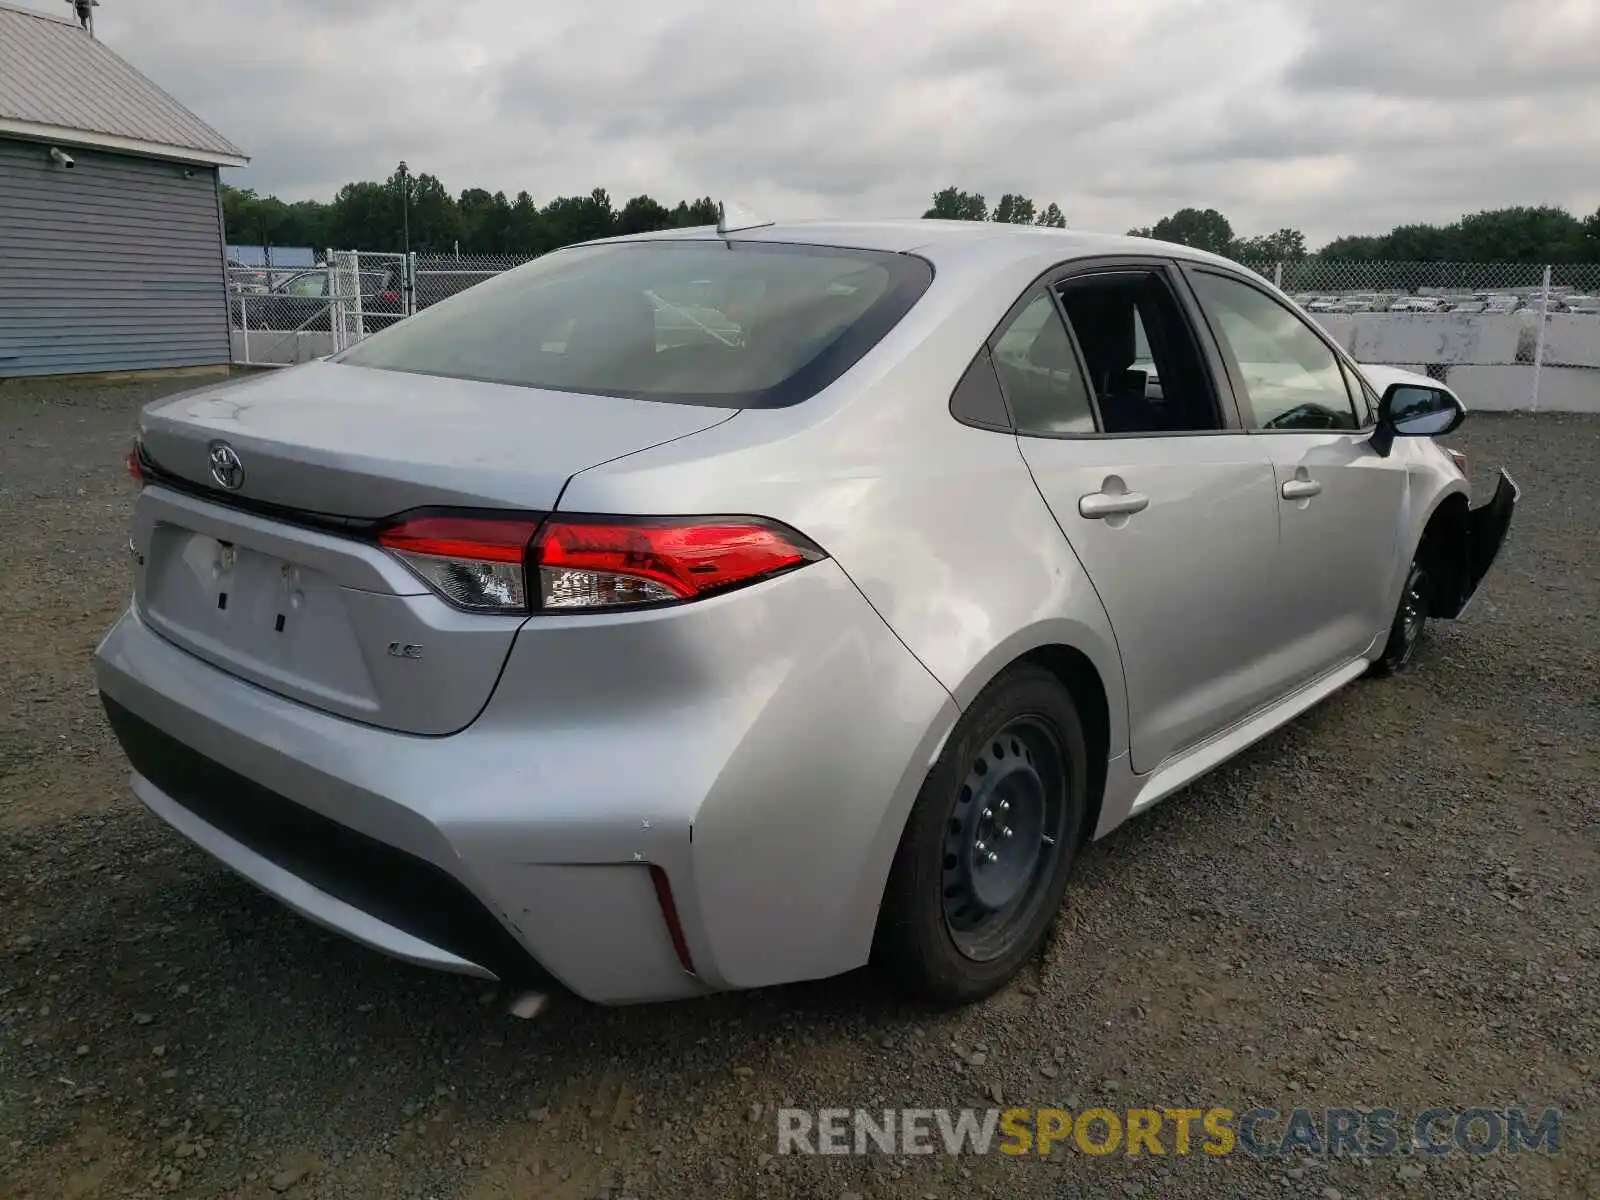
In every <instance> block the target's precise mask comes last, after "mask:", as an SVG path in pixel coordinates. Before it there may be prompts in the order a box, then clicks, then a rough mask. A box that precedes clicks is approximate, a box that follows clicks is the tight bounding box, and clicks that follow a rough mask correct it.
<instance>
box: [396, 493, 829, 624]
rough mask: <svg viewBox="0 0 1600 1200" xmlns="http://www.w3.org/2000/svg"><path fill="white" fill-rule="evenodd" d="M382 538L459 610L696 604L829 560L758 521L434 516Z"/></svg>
mask: <svg viewBox="0 0 1600 1200" xmlns="http://www.w3.org/2000/svg"><path fill="white" fill-rule="evenodd" d="M378 542H379V544H380V545H382V546H384V547H385V548H386V549H388V550H390V551H392V552H393V553H394V554H395V555H396V556H397V557H398V558H399V559H400V560H401V561H403V562H404V563H405V564H406V565H407V566H409V567H410V568H411V569H412V570H413V571H415V572H416V573H417V574H418V575H419V576H420V577H421V578H422V579H423V581H424V582H426V583H427V584H428V585H429V586H430V587H431V588H433V590H434V591H436V592H438V593H439V594H440V595H441V596H443V597H444V598H445V599H446V600H448V601H449V602H450V603H452V604H454V605H456V606H457V607H458V608H466V609H473V610H476V611H480V612H506V613H521V612H533V611H536V610H554V611H566V612H570V611H582V610H595V609H617V608H626V607H631V606H636V605H640V604H671V603H678V602H682V601H687V600H696V599H699V598H700V597H701V596H705V595H709V594H711V593H713V592H720V591H726V590H727V589H729V588H733V587H738V586H740V585H741V584H746V583H753V582H755V581H756V580H758V579H764V578H766V577H768V576H771V575H776V574H780V573H781V572H784V571H788V570H791V569H793V568H794V567H798V566H802V565H803V564H805V563H808V562H815V561H816V560H817V559H819V558H822V557H824V555H823V552H822V551H821V550H819V549H818V548H817V547H816V546H814V545H812V544H811V543H810V542H808V541H806V539H804V538H803V537H801V536H800V535H799V534H797V533H794V532H793V531H792V530H788V529H785V528H784V527H783V526H781V525H778V524H776V523H775V522H772V521H766V520H762V519H760V518H757V517H715V518H701V519H691V518H684V519H681V520H679V519H662V518H629V517H566V516H555V517H550V518H548V519H544V518H540V517H538V516H515V517H480V516H455V515H449V514H436V515H426V516H415V517H404V518H401V519H400V520H398V521H396V522H395V523H394V524H393V525H390V526H389V527H388V528H386V529H384V530H383V531H382V532H380V533H379V535H378Z"/></svg>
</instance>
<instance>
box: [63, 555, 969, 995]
mask: <svg viewBox="0 0 1600 1200" xmlns="http://www.w3.org/2000/svg"><path fill="white" fill-rule="evenodd" d="M563 620H570V621H571V625H570V626H565V625H564V626H562V627H561V628H565V629H567V630H568V634H569V636H565V637H563V636H561V633H560V630H559V629H554V628H552V630H551V632H549V633H544V632H541V633H540V634H537V635H533V636H531V637H519V639H518V642H517V643H516V645H515V646H514V647H513V650H512V653H511V655H510V658H509V660H508V662H507V665H506V669H505V673H504V675H503V676H502V679H501V682H500V684H499V686H498V687H497V688H496V690H495V693H494V695H493V696H492V697H491V699H490V701H489V703H488V705H487V706H486V708H485V709H484V712H483V714H482V715H481V716H480V717H479V719H478V720H477V721H476V722H474V723H473V724H472V725H471V726H469V727H468V728H467V729H465V730H463V731H462V732H460V733H457V734H454V735H451V736H445V737H422V736H416V735H409V734H402V733H395V732H392V731H388V730H383V729H378V728H374V727H372V726H368V725H363V724H360V723H357V722H353V721H349V720H346V719H344V718H341V717H337V716H333V715H330V714H327V713H322V712H318V711H316V710H313V709H310V708H307V707H306V706H304V705H301V704H298V703H296V702H294V701H292V700H288V699H285V698H283V697H280V696H277V695H274V694H272V693H270V692H267V691H265V690H263V689H261V688H259V687H256V686H254V685H252V684H249V683H246V682H244V681H242V680H239V679H237V678H235V677H233V676H231V675H229V674H227V673H226V672H223V671H221V670H219V669H217V668H216V667H213V666H211V665H210V664H209V663H206V662H204V661H203V660H201V659H199V658H197V657H195V656H194V655H192V654H190V653H188V652H187V651H185V650H182V649H180V648H179V647H177V646H175V645H173V644H172V643H170V642H168V641H166V640H165V639H164V638H162V637H161V636H160V635H158V634H157V633H155V632H154V631H153V630H151V629H150V628H149V627H147V626H146V625H145V624H144V622H143V621H142V620H141V619H140V617H139V615H138V612H137V611H136V610H130V611H129V612H128V613H127V614H125V615H124V616H123V618H122V619H121V620H120V621H119V622H118V624H117V625H116V626H115V627H114V628H113V629H112V630H111V632H110V633H109V634H108V635H107V636H106V638H105V640H104V642H103V643H102V644H101V647H100V649H99V651H98V652H97V654H96V657H95V669H96V675H97V679H98V682H99V685H100V689H101V692H102V694H103V696H104V697H105V701H106V708H107V712H108V714H109V716H110V719H111V722H112V725H113V728H114V729H115V731H116V733H117V736H118V737H119V739H120V740H121V741H122V743H123V745H124V747H125V749H126V751H127V753H128V756H129V759H130V761H131V762H132V765H133V767H134V780H133V783H134V790H135V791H136V793H137V794H138V795H139V798H140V799H141V800H142V801H143V802H144V803H145V804H146V805H147V806H148V807H149V808H150V809H151V810H152V811H153V812H155V813H156V815H158V816H160V817H161V818H162V819H163V820H165V821H166V822H167V823H168V824H170V825H172V826H173V827H174V828H175V829H177V830H178V831H179V832H180V833H182V834H184V836H186V837H188V838H189V839H190V840H191V841H193V842H195V843H196V844H197V845H198V846H200V847H201V848H202V849H204V850H206V851H207V852H208V853H210V854H212V855H213V856H214V857H216V858H217V859H219V860H221V861H222V862H224V863H225V864H227V865H228V866H229V867H231V868H233V869H234V870H235V871H237V872H239V873H240V874H242V875H243V876H245V877H246V878H247V879H249V880H251V881H252V882H253V883H255V884H256V885H257V886H259V887H260V888H262V889H263V890H264V891H266V892H268V893H269V894H271V895H273V896H275V897H276V898H278V899H279V900H281V901H282V902H284V903H285V904H287V905H288V906H289V907H291V908H293V909H295V910H296V911H298V912H300V913H301V914H303V915H305V916H307V917H309V918H310V919H312V920H314V921H317V922H318V923H320V924H322V925H325V926H327V927H329V928H332V929H334V930H337V931H338V932H340V933H343V934H345V935H347V936H349V937H351V938H353V939H355V940H357V941H360V942H362V943H364V944H366V945H368V946H371V947H373V948H375V949H377V950H380V951H383V952H385V953H387V954H390V955H393V956H395V957H397V958H401V959H405V960H407V961H410V962H415V963H420V964H422V965H425V966H430V967H436V968H440V969H444V970H450V971H457V972H462V973H466V974H472V975H479V976H485V977H495V978H501V979H505V980H507V981H509V982H513V983H517V984H531V985H537V982H539V981H542V980H543V979H545V978H548V977H550V976H553V977H554V978H555V979H556V980H557V981H559V982H560V983H561V984H563V985H564V986H566V987H567V988H569V989H571V990H572V991H574V992H576V993H577V994H579V995H581V996H583V997H585V998H587V999H590V1000H594V1001H596V1002H600V1003H629V1002H635V1001H643V1000H656V999H669V998H674V997H682V996H692V995H696V994H701V993H704V992H707V991H711V990H716V989H720V988H729V987H752V986H760V985H764V984H769V983H779V982H785V981H789V980H795V979H805V978H814V977H818V976H822V975H828V974H833V973H837V972H839V971H844V970H848V969H850V968H852V967H855V966H858V965H860V964H861V963H863V962H864V961H865V960H866V957H867V954H868V951H869V949H870V945H871V937H872V931H873V924H874V920H875V916H876V910H877V904H878V900H879V897H880V895H881V888H882V884H883V880H884V878H885V876H886V875H887V869H888V864H889V862H890V860H891V859H892V856H893V852H894V847H895V844H896V842H897V841H898V837H899V831H900V829H901V828H902V826H903V822H904V818H905V814H906V812H907V811H909V808H910V804H911V802H912V800H913V799H914V797H915V793H916V789H917V787H918V786H920V783H921V779H922V777H923V775H924V774H925V773H926V770H927V767H928V763H929V761H930V760H931V758H932V756H933V753H934V751H935V749H936V747H937V745H938V742H939V740H940V739H941V738H942V737H943V734H944V732H945V730H946V729H947V728H948V726H949V724H950V723H952V722H953V720H954V716H955V710H954V705H953V703H952V702H951V701H950V698H949V696H948V695H947V694H946V693H945V692H944V691H943V689H942V688H940V687H939V686H938V684H937V683H936V682H935V681H934V680H933V678H932V677H931V676H930V675H929V674H928V673H927V672H926V670H925V669H924V668H923V667H922V666H921V664H920V663H918V662H917V661H916V659H915V658H913V657H912V656H911V655H910V653H909V652H908V651H907V650H906V649H905V648H904V646H902V645H901V644H900V642H899V641H898V639H896V638H895V637H894V635H893V634H892V633H891V632H890V631H889V630H888V628H887V627H886V626H885V625H883V623H882V621H881V619H880V618H878V616H877V614H876V613H875V612H873V611H872V609H871V607H870V606H869V605H867V604H866V602H865V601H864V600H863V599H862V598H861V596H860V594H859V593H858V592H857V591H856V590H855V589H854V587H853V585H851V584H850V583H849V581H848V580H847V579H845V578H844V575H843V573H842V572H841V571H839V569H838V567H837V565H836V564H833V563H832V562H829V561H824V562H822V563H817V564H814V565H813V566H811V567H808V568H806V569H805V570H803V571H798V572H794V573H791V574H790V575H787V576H784V577H782V578H779V579H776V580H773V581H771V582H769V583H767V584H762V585H758V586H757V587H754V588H749V589H744V590H743V591H741V592H738V593H734V594H731V595H729V596H726V597H718V598H713V599H711V600H707V601H702V602H700V603H698V604H696V605H694V606H692V607H691V608H686V609H684V610H679V611H676V612H674V611H672V610H660V611H657V612H654V613H650V614H638V615H637V616H636V617H632V618H630V619H629V620H627V621H624V622H621V623H620V624H619V626H618V627H616V628H612V629H609V630H607V631H606V632H605V634H604V636H603V637H602V636H601V630H600V629H599V628H598V627H597V625H596V623H594V622H589V623H588V627H587V628H585V627H584V626H583V625H582V623H581V619H579V618H571V619H563ZM668 621H671V622H673V624H671V625H670V626H669V625H668V624H667V622H668ZM663 638H666V639H667V640H666V641H664V642H663V641H662V639H663ZM647 651H649V652H648V653H647ZM663 651H665V652H663ZM651 865H656V866H659V867H660V868H661V869H662V870H663V871H664V872H665V874H666V876H667V878H668V880H669V881H670V884H671V888H672V893H673V899H674V903H675V906H676V909H677V913H678V916H679V918H680V920H681V923H682V928H683V934H684V940H685V942H686V943H687V947H688V949H689V951H690V954H691V957H692V963H693V967H694V973H692V974H691V973H689V972H687V971H685V970H684V968H683V966H682V964H681V962H680V960H679V957H678V954H677V952H676V950H675V948H674V946H673V942H672V938H671V935H670V931H669V928H668V926H667V923H666V920H665V918H664V916H663V912H662V908H661V905H660V902H659V901H658V899H657V896H656V892H655V887H654V884H653V881H652V879H651V872H650V870H649V867H650V866H651Z"/></svg>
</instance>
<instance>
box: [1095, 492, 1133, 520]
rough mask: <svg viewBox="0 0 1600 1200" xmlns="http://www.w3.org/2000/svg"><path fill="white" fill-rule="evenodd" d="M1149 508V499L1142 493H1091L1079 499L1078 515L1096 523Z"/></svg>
mask: <svg viewBox="0 0 1600 1200" xmlns="http://www.w3.org/2000/svg"><path fill="white" fill-rule="evenodd" d="M1149 507H1150V497H1149V496H1146V495H1145V494H1144V493H1143V492H1091V493H1089V495H1087V496H1083V497H1080V498H1079V500H1078V515H1079V516H1080V517H1087V518H1088V519H1089V520H1091V521H1098V520H1103V519H1104V518H1106V517H1120V516H1126V515H1128V514H1130V513H1136V512H1143V511H1144V510H1145V509H1147V508H1149Z"/></svg>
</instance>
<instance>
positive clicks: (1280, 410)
mask: <svg viewBox="0 0 1600 1200" xmlns="http://www.w3.org/2000/svg"><path fill="white" fill-rule="evenodd" d="M1187 274H1188V278H1189V280H1190V282H1191V284H1192V285H1193V287H1194V290H1195V293H1196V295H1197V296H1198V297H1199V299H1200V304H1201V306H1202V309H1203V310H1204V312H1205V316H1206V320H1207V323H1208V324H1209V326H1210V329H1211V331H1212V333H1213V334H1215V336H1216V339H1217V342H1218V344H1219V346H1220V348H1221V351H1222V356H1223V359H1224V361H1225V362H1226V364H1227V367H1228V371H1229V375H1230V377H1231V381H1232V386H1233V389H1234V392H1235V394H1236V395H1237V398H1238V407H1239V412H1240V415H1241V417H1242V418H1243V420H1244V423H1245V427H1246V428H1247V429H1248V430H1249V431H1250V432H1251V433H1252V434H1253V435H1255V437H1256V440H1257V441H1258V442H1259V443H1260V445H1261V447H1262V449H1263V450H1264V451H1265V452H1266V453H1267V455H1268V456H1269V457H1270V458H1271V460H1272V465H1273V472H1274V474H1275V477H1276V481H1277V505H1278V517H1279V525H1280V541H1281V549H1280V551H1279V560H1280V562H1281V564H1282V570H1281V575H1282V586H1283V587H1284V588H1285V589H1287V594H1286V596H1285V602H1286V607H1285V609H1284V614H1285V616H1286V617H1287V618H1289V619H1291V620H1292V621H1293V622H1294V624H1295V626H1296V628H1295V629H1294V633H1293V638H1292V640H1291V642H1290V644H1289V646H1288V647H1287V654H1288V658H1287V660H1286V662H1287V664H1288V665H1289V666H1290V668H1291V673H1292V676H1293V679H1294V680H1295V681H1297V682H1299V681H1305V680H1309V679H1311V678H1314V677H1315V676H1317V675H1320V674H1323V673H1325V672H1327V671H1330V670H1332V669H1334V668H1336V667H1338V666H1341V665H1343V664H1345V663H1347V662H1349V661H1350V660H1351V659H1353V658H1356V657H1357V656H1359V655H1361V654H1362V653H1364V652H1365V651H1366V650H1367V649H1368V647H1369V646H1370V645H1371V644H1372V641H1373V639H1374V638H1375V637H1377V636H1379V634H1380V633H1382V632H1383V631H1385V630H1386V629H1387V628H1388V626H1389V623H1390V620H1391V618H1392V616H1393V613H1392V611H1391V610H1390V605H1391V603H1392V602H1391V599H1390V595H1391V590H1392V589H1391V584H1392V581H1393V578H1394V573H1395V570H1396V566H1397V558H1398V556H1399V555H1400V554H1401V553H1403V552H1404V550H1403V548H1402V547H1401V546H1400V545H1399V544H1398V538H1399V535H1400V532H1401V530H1402V529H1405V528H1409V525H1408V523H1407V522H1406V521H1404V520H1402V515H1403V512H1402V510H1403V507H1404V504H1405V493H1406V468H1405V456H1404V455H1392V456H1390V457H1388V458H1384V457H1381V456H1380V455H1379V454H1378V453H1377V451H1375V450H1374V449H1373V448H1372V446H1371V440H1372V430H1371V414H1370V413H1369V408H1368V403H1367V399H1366V397H1365V396H1364V394H1363V393H1362V391H1361V388H1360V384H1359V383H1358V382H1356V381H1355V380H1354V379H1353V378H1352V374H1351V373H1347V372H1346V370H1345V368H1344V364H1343V362H1342V360H1341V358H1340V356H1339V355H1338V353H1337V352H1336V351H1335V350H1334V349H1333V347H1332V346H1331V344H1330V343H1329V342H1328V340H1327V338H1326V337H1324V335H1323V334H1322V332H1321V331H1320V330H1319V329H1317V328H1316V327H1315V326H1314V325H1313V324H1312V323H1311V322H1309V321H1307V320H1305V319H1304V318H1303V317H1301V316H1300V315H1299V314H1298V313H1296V312H1295V311H1294V310H1293V309H1292V308H1290V307H1289V306H1288V305H1286V304H1284V303H1283V302H1282V301H1281V300H1279V299H1278V298H1277V297H1275V296H1273V295H1272V294H1271V293H1270V292H1268V291H1267V290H1266V289H1265V288H1264V287H1261V286H1259V285H1258V284H1255V283H1253V282H1251V281H1250V280H1248V279H1246V278H1244V277H1243V276H1240V275H1235V274H1233V273H1231V272H1227V271H1224V270H1220V269H1213V268H1210V267H1195V268H1192V269H1190V270H1189V271H1188V272H1187Z"/></svg>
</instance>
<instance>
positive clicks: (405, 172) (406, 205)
mask: <svg viewBox="0 0 1600 1200" xmlns="http://www.w3.org/2000/svg"><path fill="white" fill-rule="evenodd" d="M400 230H401V239H402V240H403V241H404V242H405V252H406V253H407V254H410V253H411V173H410V170H409V168H407V166H406V160H405V159H403V158H402V159H401V160H400Z"/></svg>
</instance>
